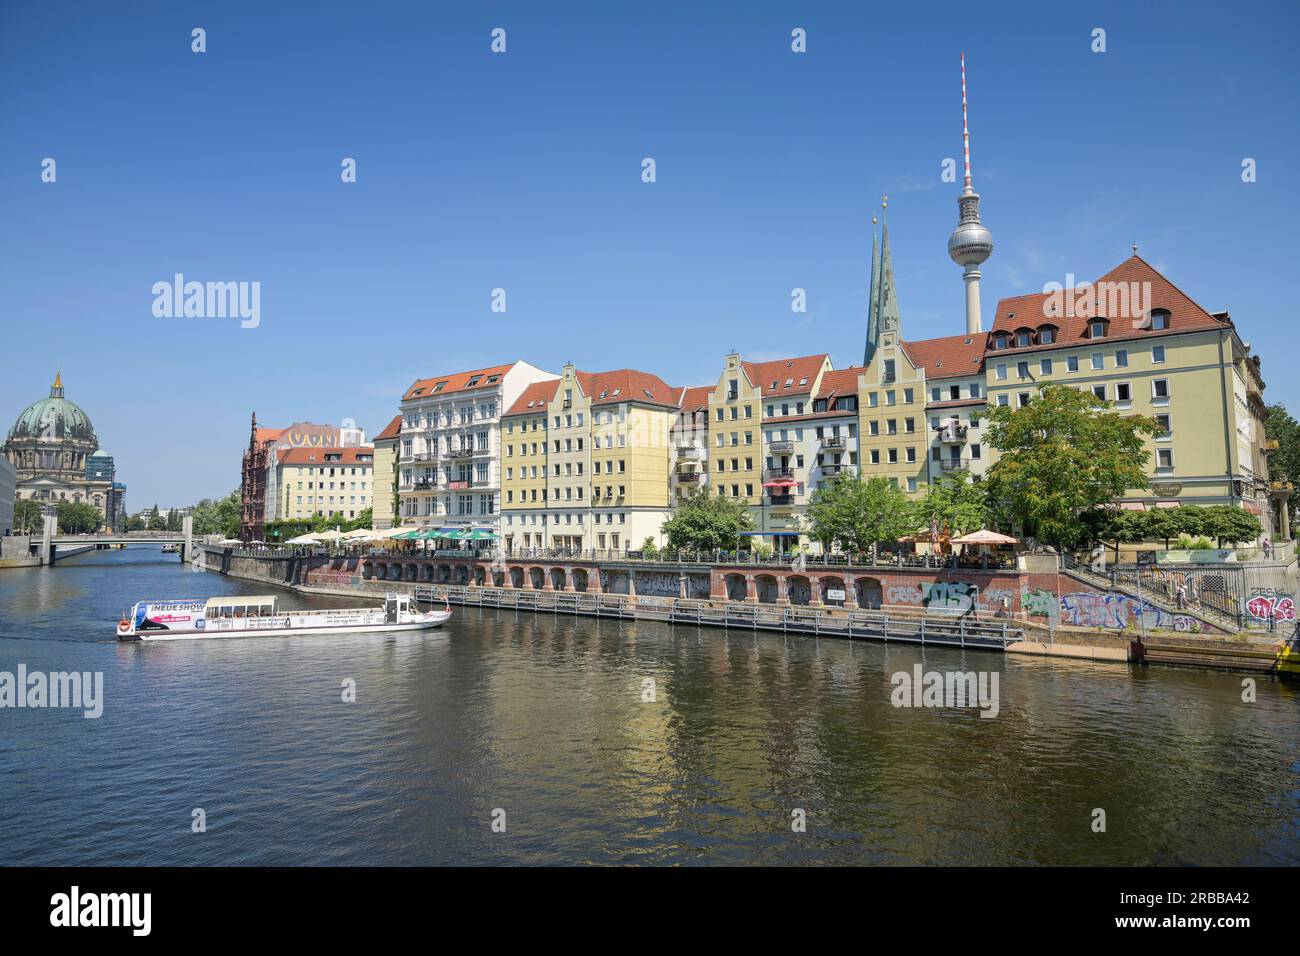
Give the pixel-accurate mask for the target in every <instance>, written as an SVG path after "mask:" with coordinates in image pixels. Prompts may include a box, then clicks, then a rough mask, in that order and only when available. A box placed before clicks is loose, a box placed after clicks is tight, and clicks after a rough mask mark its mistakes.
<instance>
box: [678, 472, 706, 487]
mask: <svg viewBox="0 0 1300 956" xmlns="http://www.w3.org/2000/svg"><path fill="white" fill-rule="evenodd" d="M699 480H700V473H699V472H698V471H679V472H677V483H678V484H694V483H695V482H697V481H699Z"/></svg>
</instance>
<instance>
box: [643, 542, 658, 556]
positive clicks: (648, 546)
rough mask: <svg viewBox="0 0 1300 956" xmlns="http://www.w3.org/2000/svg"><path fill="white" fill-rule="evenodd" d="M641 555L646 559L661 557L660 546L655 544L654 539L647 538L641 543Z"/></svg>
mask: <svg viewBox="0 0 1300 956" xmlns="http://www.w3.org/2000/svg"><path fill="white" fill-rule="evenodd" d="M641 555H642V557H645V558H657V557H659V546H658V545H657V544H655V539H654V538H646V539H645V540H644V541H642V542H641Z"/></svg>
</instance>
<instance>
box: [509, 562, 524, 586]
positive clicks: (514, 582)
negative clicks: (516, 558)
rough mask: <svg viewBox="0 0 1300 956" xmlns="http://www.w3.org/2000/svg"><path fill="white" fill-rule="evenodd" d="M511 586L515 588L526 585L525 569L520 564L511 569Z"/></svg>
mask: <svg viewBox="0 0 1300 956" xmlns="http://www.w3.org/2000/svg"><path fill="white" fill-rule="evenodd" d="M510 586H511V587H514V588H521V587H523V586H524V569H523V568H521V567H519V566H518V565H516V566H515V567H512V568H511V569H510Z"/></svg>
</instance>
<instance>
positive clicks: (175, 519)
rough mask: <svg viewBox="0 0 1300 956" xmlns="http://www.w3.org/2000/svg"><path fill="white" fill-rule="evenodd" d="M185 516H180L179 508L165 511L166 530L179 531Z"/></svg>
mask: <svg viewBox="0 0 1300 956" xmlns="http://www.w3.org/2000/svg"><path fill="white" fill-rule="evenodd" d="M184 522H185V516H184V515H183V514H181V509H180V508H171V509H168V511H167V530H168V531H180V530H181V528H183V527H184V526H185V525H184Z"/></svg>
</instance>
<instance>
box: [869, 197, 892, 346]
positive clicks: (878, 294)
mask: <svg viewBox="0 0 1300 956" xmlns="http://www.w3.org/2000/svg"><path fill="white" fill-rule="evenodd" d="M888 208H889V197H888V196H881V197H880V209H881V217H882V219H883V222H882V223H881V226H880V252H879V254H878V255H877V253H876V243H875V230H874V229H873V230H872V242H871V311H870V315H869V317H868V319H867V347H866V351H865V353H864V355H863V360H862V364H863V366H864V367H865V366H867V365H870V364H871V360H872V358H874V357H875V354H876V351H877V350H878V349H879V348H880V342H881V339H882V338H883V337H884V336H885V335H886V334H887V333H890V332H893V333H897V332H898V328H899V324H900V318H899V311H898V292H897V291H896V290H895V288H894V260H893V256H892V255H891V254H890V251H889V216H888V215H887V210H888ZM871 222H872V225H873V226H874V225H875V222H876V221H875V219H872V220H871Z"/></svg>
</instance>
